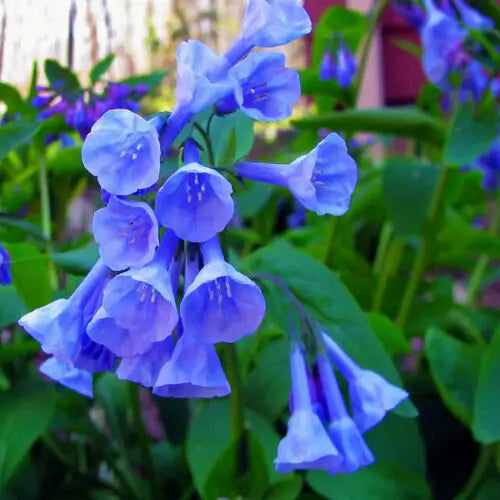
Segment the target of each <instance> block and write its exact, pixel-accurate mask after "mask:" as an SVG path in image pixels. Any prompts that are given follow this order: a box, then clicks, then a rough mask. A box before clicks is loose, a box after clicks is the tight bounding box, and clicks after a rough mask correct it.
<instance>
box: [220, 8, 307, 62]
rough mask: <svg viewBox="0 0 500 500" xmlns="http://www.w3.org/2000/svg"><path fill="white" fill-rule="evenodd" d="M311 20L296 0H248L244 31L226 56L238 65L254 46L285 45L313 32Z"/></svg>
mask: <svg viewBox="0 0 500 500" xmlns="http://www.w3.org/2000/svg"><path fill="white" fill-rule="evenodd" d="M311 27H312V25H311V19H310V18H309V15H308V14H307V11H306V10H305V9H304V7H302V5H301V4H300V3H299V2H298V1H297V0H249V2H248V5H247V9H246V11H245V16H244V18H243V26H242V30H241V34H240V35H239V37H238V38H236V40H235V41H234V42H233V44H232V45H231V47H230V48H229V50H228V51H227V53H226V54H225V57H226V59H227V60H228V61H229V64H230V65H233V64H235V63H236V62H237V61H238V60H239V59H241V58H242V57H243V56H244V55H245V54H246V53H247V52H249V51H250V50H251V49H252V48H253V47H277V46H279V45H285V44H287V43H289V42H291V41H293V40H296V39H297V38H300V37H301V36H304V35H307V34H308V33H310V32H311Z"/></svg>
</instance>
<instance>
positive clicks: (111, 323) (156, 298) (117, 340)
mask: <svg viewBox="0 0 500 500" xmlns="http://www.w3.org/2000/svg"><path fill="white" fill-rule="evenodd" d="M177 241H178V240H177V238H176V237H175V236H174V235H173V234H172V233H170V232H168V231H167V232H166V233H165V234H164V236H163V239H162V242H161V246H160V248H159V250H158V254H157V255H156V257H155V259H154V260H153V261H152V262H150V263H149V264H147V265H145V266H143V267H136V268H131V269H130V270H129V271H127V272H124V273H122V274H119V275H118V276H115V277H114V278H113V279H112V280H111V281H110V282H109V283H108V284H107V286H106V288H105V290H104V296H103V302H102V307H101V308H100V309H99V311H98V312H97V314H96V315H95V316H94V319H93V320H92V322H91V323H90V324H89V326H88V328H87V332H88V335H89V336H90V338H92V339H93V340H94V341H95V342H97V343H99V344H102V345H104V346H106V347H107V348H108V349H109V350H110V351H112V352H114V353H115V354H116V355H117V356H125V357H131V356H135V355H137V354H144V353H145V352H147V351H148V350H149V349H150V348H151V347H152V345H153V344H154V343H155V342H161V341H163V340H165V338H167V337H168V336H169V335H170V334H171V333H172V330H173V329H174V328H175V326H176V324H177V321H178V315H177V307H176V304H175V299H174V294H173V291H172V285H171V282H170V275H169V272H168V266H169V265H170V262H171V260H172V257H173V254H174V252H175V248H176V246H177Z"/></svg>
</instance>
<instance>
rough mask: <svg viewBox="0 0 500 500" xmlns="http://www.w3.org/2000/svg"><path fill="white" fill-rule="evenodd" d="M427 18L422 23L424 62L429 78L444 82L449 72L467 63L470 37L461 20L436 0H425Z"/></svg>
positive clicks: (433, 80) (436, 81)
mask: <svg viewBox="0 0 500 500" xmlns="http://www.w3.org/2000/svg"><path fill="white" fill-rule="evenodd" d="M425 8H426V11H427V15H428V17H427V20H426V22H425V24H424V26H423V27H422V30H421V37H422V46H423V51H424V53H423V57H422V65H423V68H424V71H425V74H426V75H427V78H429V80H430V81H431V82H432V83H434V84H435V85H438V86H444V85H445V84H446V79H447V77H448V73H449V72H451V71H454V70H456V69H457V68H459V67H461V66H463V65H464V64H465V63H466V62H467V60H468V55H467V53H466V52H465V50H464V47H463V43H464V40H465V38H466V37H467V31H466V30H464V29H463V28H462V27H461V26H460V24H459V23H458V21H457V20H456V19H454V18H453V17H451V16H448V15H446V14H445V13H444V12H443V11H441V10H439V9H438V8H437V7H436V6H435V5H434V3H433V2H432V0H425Z"/></svg>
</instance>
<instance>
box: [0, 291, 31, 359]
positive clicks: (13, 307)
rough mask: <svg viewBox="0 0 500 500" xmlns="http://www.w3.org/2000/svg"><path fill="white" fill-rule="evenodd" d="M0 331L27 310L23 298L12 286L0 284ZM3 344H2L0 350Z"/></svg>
mask: <svg viewBox="0 0 500 500" xmlns="http://www.w3.org/2000/svg"><path fill="white" fill-rule="evenodd" d="M0 304H2V305H1V307H0V331H1V330H3V329H4V328H5V327H6V326H9V325H12V324H13V323H15V322H16V321H17V320H18V319H19V318H20V317H21V316H22V315H23V314H26V313H27V312H28V310H27V308H26V305H25V304H24V301H23V299H22V298H21V297H20V296H19V294H18V293H17V292H16V289H15V288H14V287H13V286H12V285H9V286H0ZM4 347H5V346H2V350H3V348H4ZM0 352H1V351H0Z"/></svg>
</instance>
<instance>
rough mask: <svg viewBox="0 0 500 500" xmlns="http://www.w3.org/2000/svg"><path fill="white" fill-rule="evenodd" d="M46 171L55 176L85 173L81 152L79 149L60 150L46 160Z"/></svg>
mask: <svg viewBox="0 0 500 500" xmlns="http://www.w3.org/2000/svg"><path fill="white" fill-rule="evenodd" d="M47 169H48V170H49V172H51V173H52V174H55V175H65V174H66V175H67V174H77V175H82V174H84V173H86V171H85V170H84V168H83V163H82V151H81V149H80V148H79V147H69V148H61V149H59V150H58V151H57V152H56V154H54V155H53V156H52V157H51V158H49V159H48V160H47Z"/></svg>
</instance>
